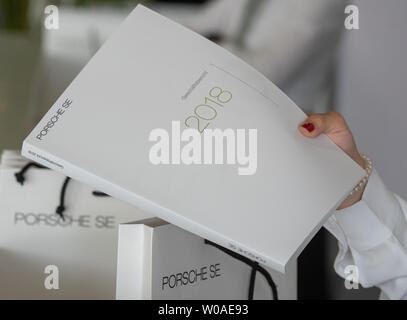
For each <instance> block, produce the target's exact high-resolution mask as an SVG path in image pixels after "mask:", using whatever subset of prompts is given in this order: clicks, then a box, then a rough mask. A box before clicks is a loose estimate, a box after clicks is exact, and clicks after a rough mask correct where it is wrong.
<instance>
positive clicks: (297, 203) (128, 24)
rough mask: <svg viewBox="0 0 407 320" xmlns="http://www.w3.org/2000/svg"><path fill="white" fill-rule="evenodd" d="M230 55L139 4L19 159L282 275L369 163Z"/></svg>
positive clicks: (39, 127) (33, 134) (26, 144)
mask: <svg viewBox="0 0 407 320" xmlns="http://www.w3.org/2000/svg"><path fill="white" fill-rule="evenodd" d="M305 118H306V116H305V114H304V113H303V112H302V111H301V110H300V109H299V108H298V107H297V106H296V105H295V104H294V103H293V102H292V101H291V100H290V99H289V98H288V97H287V96H286V95H285V94H284V93H283V92H281V90H279V89H278V88H277V87H276V86H275V85H274V84H273V83H271V82H270V81H269V80H268V79H267V78H265V77H264V76H263V75H261V74H260V73H259V72H257V71H256V70H255V69H254V68H252V67H250V66H249V65H248V64H246V63H245V62H243V61H242V60H240V59H239V58H237V57H235V56H234V55H232V54H231V53H229V52H228V51H226V50H224V49H223V48H221V47H219V46H218V45H216V44H214V43H212V42H210V41H209V40H207V39H205V38H203V37H201V36H200V35H198V34H196V33H194V32H193V31H190V30H188V29H187V28H185V27H183V26H181V25H179V24H176V23H174V22H172V21H170V20H169V19H167V18H165V17H163V16H161V15H159V14H157V13H155V12H153V11H152V10H150V9H148V8H146V7H144V6H141V5H138V6H137V7H136V9H134V11H133V12H132V13H131V14H130V15H129V17H128V18H127V19H126V20H125V21H124V22H123V23H122V24H121V26H120V27H119V28H118V29H117V30H116V32H115V33H114V34H113V35H112V36H111V37H110V38H109V39H108V40H107V41H106V43H105V44H104V45H103V46H102V48H101V49H100V50H99V51H98V52H97V53H96V54H95V56H94V57H93V58H92V59H91V60H90V62H89V63H88V64H87V65H86V66H85V68H84V69H83V70H82V71H81V72H80V73H79V75H78V76H77V77H76V78H75V79H74V81H73V82H72V83H71V84H70V85H69V87H68V88H67V89H66V90H65V92H63V94H62V95H61V96H60V97H59V98H58V100H57V101H56V102H55V104H54V105H53V106H52V107H51V108H50V110H49V111H48V112H47V113H46V115H45V116H44V118H43V119H42V120H41V121H40V122H39V123H38V125H37V126H36V127H35V128H34V130H33V131H32V132H31V133H30V134H29V136H28V137H27V138H26V139H25V140H24V143H23V148H22V154H23V155H24V156H26V157H27V158H30V159H32V160H34V161H36V162H38V163H41V164H43V165H45V166H48V167H50V168H52V169H54V170H57V171H60V172H63V173H64V174H66V175H67V176H70V177H72V178H74V179H77V180H79V181H82V182H84V183H86V184H89V185H91V186H93V187H95V188H97V190H101V191H103V192H105V193H107V194H110V195H112V196H114V197H116V198H118V199H121V200H124V201H127V202H129V203H132V204H134V205H136V206H138V207H140V208H141V209H143V210H146V211H148V212H150V213H151V214H152V215H155V216H158V217H160V218H161V219H164V220H165V221H167V222H169V223H172V224H175V225H177V226H178V227H181V228H183V229H185V230H187V231H189V232H192V233H194V234H197V235H198V236H200V237H203V238H206V239H209V240H211V241H213V242H216V243H218V244H220V245H222V246H224V247H226V248H229V249H232V250H234V251H236V252H238V253H240V254H243V255H245V256H247V257H249V258H251V259H253V260H256V261H258V262H259V263H262V264H265V265H268V266H270V267H272V268H274V269H276V270H278V271H281V272H284V270H285V266H286V265H287V263H288V262H289V261H290V260H291V259H293V258H295V257H296V256H297V255H298V254H299V252H300V251H301V250H302V248H303V247H304V246H305V245H306V244H307V243H308V241H309V240H310V239H311V237H312V236H313V235H314V234H315V233H316V232H317V230H318V229H319V228H320V227H321V226H322V224H323V223H324V221H325V220H326V219H327V218H328V216H329V214H330V213H331V212H332V210H334V209H335V208H336V207H337V206H338V204H339V203H340V202H341V201H342V200H343V199H344V198H345V197H346V195H347V194H348V193H349V192H350V191H351V190H352V189H353V187H354V186H355V185H356V184H357V183H358V181H359V180H360V179H361V178H362V177H363V175H364V171H363V170H362V168H360V167H359V166H358V165H357V164H356V163H355V162H354V161H353V160H352V159H350V158H349V157H348V156H347V155H346V154H345V153H344V152H343V151H341V150H340V149H339V148H338V147H337V146H336V145H335V144H334V143H333V142H332V141H331V140H329V138H328V137H326V136H320V137H318V138H317V139H313V140H310V139H307V138H305V137H303V136H302V135H301V134H300V133H299V132H298V130H297V126H298V124H299V123H300V122H301V121H303V120H304V119H305Z"/></svg>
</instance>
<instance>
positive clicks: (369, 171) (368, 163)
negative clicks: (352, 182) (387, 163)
mask: <svg viewBox="0 0 407 320" xmlns="http://www.w3.org/2000/svg"><path fill="white" fill-rule="evenodd" d="M361 156H362V158H363V160H365V163H366V169H365V170H366V175H365V176H364V177H363V179H362V180H360V182H359V183H358V184H357V186H356V187H355V188H354V189H353V190H352V192H351V193H350V194H349V196H352V195H353V194H354V193H356V192H359V191H360V190H361V189H362V188H363V187H364V186H365V185H366V183H367V181H368V180H369V178H370V175H371V174H372V170H373V163H372V160H371V159H370V158H369V157H368V156H367V155H365V154H362V155H361Z"/></svg>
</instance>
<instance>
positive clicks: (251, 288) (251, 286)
mask: <svg viewBox="0 0 407 320" xmlns="http://www.w3.org/2000/svg"><path fill="white" fill-rule="evenodd" d="M205 244H208V245H211V246H213V247H215V248H217V249H219V250H220V251H223V252H224V253H226V254H228V255H230V256H232V257H233V258H235V259H237V260H240V261H242V262H244V263H246V264H247V265H249V266H250V267H251V268H252V272H251V275H250V284H249V294H248V300H253V294H254V285H255V280H256V273H257V271H258V272H260V273H261V274H262V275H263V276H264V277H265V278H266V280H267V282H268V284H269V286H270V288H271V292H272V294H273V300H278V292H277V286H276V284H275V283H274V281H273V278H272V277H271V275H270V273H269V272H268V271H267V270H266V269H265V268H263V267H262V266H261V265H259V263H258V262H256V261H253V260H250V259H249V258H246V257H245V256H242V255H241V254H238V253H237V252H234V251H232V250H230V249H227V248H224V247H222V246H220V245H218V244H216V243H214V242H212V241H209V240H207V239H205Z"/></svg>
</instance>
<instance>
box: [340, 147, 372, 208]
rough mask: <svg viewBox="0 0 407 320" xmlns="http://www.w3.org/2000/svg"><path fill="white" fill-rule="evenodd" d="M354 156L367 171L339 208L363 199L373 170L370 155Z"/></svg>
mask: <svg viewBox="0 0 407 320" xmlns="http://www.w3.org/2000/svg"><path fill="white" fill-rule="evenodd" d="M352 158H353V159H354V160H355V161H356V162H357V163H358V164H359V165H360V166H361V167H362V168H363V169H364V170H365V171H366V175H365V176H364V177H363V179H362V180H361V181H360V182H359V183H358V184H357V185H356V187H355V188H354V189H353V190H352V192H351V193H350V194H349V196H348V197H347V198H346V199H345V200H344V201H343V202H342V203H341V205H340V206H339V207H338V208H337V210H341V209H344V208H347V207H350V206H351V205H353V204H355V203H356V202H358V201H360V200H361V199H362V196H363V192H364V191H365V188H366V185H367V182H368V180H369V177H370V175H371V173H372V170H373V165H372V160H371V159H370V158H369V157H368V156H366V155H361V154H359V153H358V156H355V157H352Z"/></svg>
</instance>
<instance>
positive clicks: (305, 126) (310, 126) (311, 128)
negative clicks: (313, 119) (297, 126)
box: [301, 123, 315, 132]
mask: <svg viewBox="0 0 407 320" xmlns="http://www.w3.org/2000/svg"><path fill="white" fill-rule="evenodd" d="M301 127H303V128H305V129H307V130H308V132H312V131H314V129H315V126H314V125H313V124H312V123H304V124H303V125H302V126H301Z"/></svg>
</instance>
